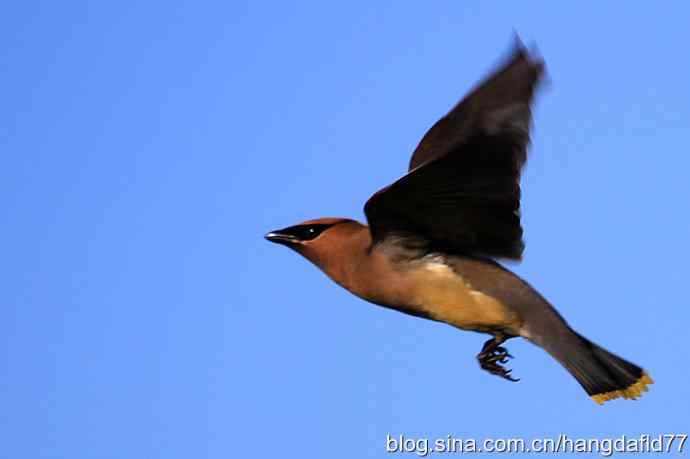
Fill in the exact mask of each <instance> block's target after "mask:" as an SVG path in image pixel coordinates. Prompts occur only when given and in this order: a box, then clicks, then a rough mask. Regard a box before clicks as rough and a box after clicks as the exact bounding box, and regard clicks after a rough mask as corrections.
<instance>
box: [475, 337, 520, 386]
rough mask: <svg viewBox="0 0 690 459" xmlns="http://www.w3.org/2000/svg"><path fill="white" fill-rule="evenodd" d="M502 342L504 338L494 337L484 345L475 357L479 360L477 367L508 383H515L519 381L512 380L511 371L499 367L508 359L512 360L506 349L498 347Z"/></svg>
mask: <svg viewBox="0 0 690 459" xmlns="http://www.w3.org/2000/svg"><path fill="white" fill-rule="evenodd" d="M504 340H505V338H503V337H495V338H493V339H490V340H489V341H487V342H486V343H484V346H483V347H482V351H481V352H480V353H479V355H478V356H477V360H479V365H480V366H481V368H482V369H483V370H486V371H488V372H489V373H491V374H494V375H496V376H500V377H501V378H504V379H507V380H508V381H512V382H517V381H519V379H517V378H513V377H512V376H511V374H510V372H511V371H512V370H511V369H506V368H503V367H502V366H501V365H500V364H504V363H507V362H508V359H512V358H513V356H512V355H510V353H509V352H508V350H507V349H506V348H504V347H502V346H499V344H501V343H502V342H503V341H504Z"/></svg>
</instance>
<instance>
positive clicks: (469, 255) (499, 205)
mask: <svg viewBox="0 0 690 459" xmlns="http://www.w3.org/2000/svg"><path fill="white" fill-rule="evenodd" d="M544 74H545V63H544V60H543V58H542V57H541V56H539V55H537V53H535V52H534V51H533V50H528V49H527V48H526V47H525V46H524V45H523V44H522V42H520V40H519V38H516V43H515V44H514V46H513V47H512V48H511V50H510V51H509V53H508V54H507V56H506V57H505V58H504V59H503V60H502V61H500V63H499V65H497V66H496V67H495V68H494V70H493V71H492V72H490V73H489V75H488V76H487V77H485V78H484V79H483V80H482V81H480V83H479V84H477V85H476V86H475V87H474V88H473V89H472V90H471V91H470V92H469V93H468V94H467V95H466V96H465V97H464V98H462V99H461V100H460V102H459V103H457V105H455V106H454V107H453V108H452V109H451V110H450V112H448V113H447V114H446V115H445V116H444V117H442V118H441V119H439V120H438V121H437V122H436V123H435V124H434V125H433V126H432V127H431V128H430V129H429V130H428V131H427V132H426V134H425V135H424V136H423V138H422V139H421V141H420V142H419V144H418V145H417V147H416V149H415V150H414V152H413V153H412V157H411V159H410V163H409V168H408V172H407V173H406V174H405V175H403V176H402V177H401V178H400V179H398V180H397V181H395V182H393V183H392V184H390V185H388V186H386V187H384V188H382V189H381V190H379V191H378V192H376V193H375V194H374V195H372V196H371V197H370V198H369V200H368V201H367V202H366V204H365V205H364V213H365V215H366V220H367V223H368V225H365V224H363V223H360V222H358V221H356V220H354V219H350V218H333V217H328V218H318V219H314V220H308V221H304V222H302V223H299V224H296V225H292V226H289V227H286V228H283V229H280V230H275V231H271V232H269V233H267V234H266V235H265V238H266V239H267V240H268V241H270V242H273V243H277V244H281V245H284V246H287V247H288V248H290V249H292V250H294V251H295V252H297V253H298V254H300V255H301V256H303V257H304V258H306V259H307V260H309V261H310V262H312V263H313V264H314V265H316V267H318V268H319V269H321V270H322V271H323V272H324V273H325V274H326V275H327V276H328V277H330V278H331V279H332V280H333V281H334V282H335V283H337V284H338V285H340V286H342V287H343V288H345V289H346V290H348V291H349V292H351V293H352V294H354V295H356V296H357V297H360V298H361V299H363V300H366V301H368V302H370V303H373V304H376V305H379V306H383V307H386V308H390V309H394V310H397V311H400V312H402V313H406V314H409V315H412V316H417V317H420V318H424V319H430V320H433V321H437V322H443V323H446V324H448V325H451V326H453V327H455V328H457V329H460V330H465V331H474V332H479V333H484V334H487V335H489V336H490V337H491V338H490V339H489V340H488V341H486V342H485V343H484V345H483V347H482V349H481V351H480V352H479V354H478V355H477V360H478V363H479V366H480V367H481V368H482V369H483V370H485V371H487V372H489V373H491V374H493V375H497V376H499V377H502V378H504V379H506V380H509V381H513V382H516V381H519V379H517V378H515V377H514V376H513V375H512V374H511V371H512V370H510V369H507V368H506V367H505V364H506V363H507V362H508V359H512V358H513V356H512V355H511V354H510V353H509V352H508V350H507V349H506V347H505V346H504V345H503V344H504V343H505V342H506V341H507V340H508V339H511V338H516V337H522V338H524V339H526V340H527V341H529V342H531V343H533V344H535V345H537V346H539V347H541V348H542V349H543V350H545V351H546V352H547V353H548V354H549V355H550V356H551V357H553V358H554V359H555V360H557V361H558V362H559V363H560V364H561V365H562V366H563V367H565V369H566V370H567V371H568V372H569V373H570V374H571V375H572V376H573V377H574V378H575V379H576V380H577V382H578V383H579V384H580V385H581V386H582V388H583V389H584V390H585V391H586V392H587V394H588V395H589V396H590V397H591V398H592V399H593V400H594V401H595V402H596V403H597V404H602V403H604V402H606V401H608V400H612V399H615V398H624V399H637V398H638V397H640V396H641V395H642V393H643V392H646V391H648V385H649V384H652V383H653V382H654V381H653V380H652V378H651V377H650V375H649V373H648V372H647V371H646V370H644V369H642V368H641V367H639V366H637V365H635V364H634V363H631V362H629V361H627V360H625V359H623V358H621V357H618V356H617V355H615V354H613V353H611V352H609V351H607V350H605V349H604V348H602V347H600V346H599V345H597V344H594V343H593V342H591V341H590V340H588V339H587V338H585V337H584V336H582V335H580V334H579V333H578V332H576V331H575V330H573V329H572V328H571V327H570V325H568V323H567V322H566V320H565V319H564V318H563V316H561V314H559V312H558V311H557V310H556V309H555V308H554V307H553V306H552V305H551V304H550V303H549V302H548V301H547V300H546V299H545V298H544V297H543V296H542V295H541V294H540V293H539V292H538V291H537V290H536V289H535V288H533V287H532V286H531V285H530V284H529V283H527V282H526V281H525V280H523V279H521V278H520V277H518V276H517V275H516V274H515V273H513V272H512V271H510V270H509V269H507V268H506V267H505V266H504V265H503V264H501V261H503V260H508V261H511V260H512V261H520V260H521V259H522V254H523V250H524V247H525V245H524V242H523V229H522V226H521V219H520V194H521V190H520V174H521V171H522V168H523V166H524V164H525V162H526V159H527V150H528V147H529V146H530V129H531V125H532V105H533V100H534V97H535V94H536V92H537V90H538V88H539V86H540V83H541V82H542V81H543V79H544V78H543V77H544Z"/></svg>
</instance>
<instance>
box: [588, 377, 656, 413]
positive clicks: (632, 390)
mask: <svg viewBox="0 0 690 459" xmlns="http://www.w3.org/2000/svg"><path fill="white" fill-rule="evenodd" d="M648 384H654V380H653V379H652V378H651V376H649V375H648V374H647V372H646V371H643V372H642V376H640V379H638V380H637V381H635V382H634V383H633V384H631V385H630V386H628V387H626V388H625V389H619V390H612V391H611V392H604V393H602V394H594V395H592V400H594V401H595V402H597V404H599V405H601V404H602V403H604V402H607V401H609V400H613V399H614V398H620V397H622V398H624V399H626V400H635V399H637V398H638V397H641V396H642V393H643V392H647V391H648V390H649V388H648V387H647V385H648Z"/></svg>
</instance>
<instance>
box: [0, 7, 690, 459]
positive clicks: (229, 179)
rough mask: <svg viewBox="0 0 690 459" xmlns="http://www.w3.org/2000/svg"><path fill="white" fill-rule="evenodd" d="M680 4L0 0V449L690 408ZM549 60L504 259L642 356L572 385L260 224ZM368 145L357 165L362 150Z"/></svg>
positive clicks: (348, 433) (335, 211)
mask: <svg viewBox="0 0 690 459" xmlns="http://www.w3.org/2000/svg"><path fill="white" fill-rule="evenodd" d="M688 14H690V11H689V10H688V7H687V5H685V4H684V3H682V2H663V3H658V4H655V5H654V6H653V7H652V6H650V4H649V3H647V2H607V3H602V2H578V3H577V4H572V5H566V4H560V3H555V2H520V5H519V6H517V4H515V3H514V2H513V3H508V2H505V3H502V4H501V5H500V6H499V5H497V4H495V3H489V2H483V3H480V2H457V1H438V2H436V1H434V2H393V1H381V2H364V1H361V2H360V1H352V2H342V3H332V2H316V1H314V2H307V1H299V2H264V3H262V2H191V1H176V0H172V1H167V2H155V1H153V2H110V3H105V2H100V3H96V2H70V1H66V2H37V1H29V2H21V3H20V2H14V3H13V4H8V5H6V6H5V8H4V11H3V14H2V17H1V18H0V26H1V27H0V43H1V44H0V57H1V59H0V66H1V67H2V70H1V71H0V82H1V83H2V85H1V86H0V91H1V92H2V97H1V100H2V106H1V108H0V151H2V153H3V155H2V158H3V167H2V168H0V206H1V207H2V209H3V212H2V213H0V234H1V235H2V237H1V238H0V253H2V262H1V263H0V277H1V278H2V279H3V282H2V285H3V287H2V288H1V289H0V305H2V320H0V372H2V374H1V375H0V376H1V378H0V406H2V407H3V416H2V417H0V419H1V421H0V423H1V424H0V451H1V452H2V454H1V455H2V456H3V457H8V458H10V457H11V458H18V457H26V458H32V459H39V458H70V459H74V458H122V457H128V458H139V457H141V458H144V457H147V458H148V457H161V458H166V459H167V458H190V457H209V458H232V457H283V458H302V457H328V458H351V457H358V458H370V457H371V458H376V457H384V456H386V457H389V455H386V453H385V437H386V434H387V433H391V434H394V435H399V434H405V435H408V436H416V437H420V436H424V437H430V438H434V437H439V436H446V435H449V434H451V435H454V436H456V437H463V438H478V439H482V438H485V437H506V436H511V437H519V436H522V437H525V438H528V439H529V438H534V437H543V436H554V435H557V434H559V433H564V434H567V435H569V436H570V437H590V436H595V437H607V436H616V435H621V434H627V435H631V436H632V435H639V434H642V433H648V434H652V435H656V434H659V433H672V432H683V431H685V432H686V433H687V431H688V426H690V422H688V420H689V419H688V418H689V417H690V414H689V413H690V387H689V385H688V381H689V380H690V365H688V362H689V360H690V359H689V358H688V354H687V352H688V351H687V348H686V339H685V338H686V337H687V334H688V331H687V330H688V329H687V327H688V319H689V318H690V312H688V311H689V310H688V304H687V295H686V291H685V290H686V287H687V286H686V282H687V277H688V274H689V272H688V271H689V270H688V255H689V253H688V252H689V248H688V236H689V235H690V213H688V210H689V204H688V202H689V201H688V196H689V195H690V183H689V181H688V169H689V168H690V159H689V157H688V154H687V149H688V146H687V138H688V135H687V133H688V125H689V124H688V123H689V120H690V85H689V84H688V82H690V61H689V60H688V59H687V49H686V48H687V46H686V44H687V43H688V42H690V30H689V29H688V28H687V17H688ZM514 31H515V32H517V33H519V34H520V35H521V37H522V38H523V40H524V41H525V42H527V43H534V44H536V45H537V46H538V49H539V50H540V52H541V54H542V55H543V56H544V58H545V60H546V63H547V67H548V73H549V84H548V85H547V87H546V88H545V90H544V91H542V92H541V94H540V96H539V98H538V103H537V107H536V111H535V127H534V131H533V132H534V135H533V148H532V150H531V156H530V160H529V163H528V166H527V168H526V170H525V173H524V177H523V191H524V197H523V215H524V217H523V225H524V228H525V233H526V242H527V249H526V252H525V259H524V262H523V263H522V264H519V265H514V264H513V265H510V267H511V268H512V269H514V270H515V271H516V272H517V273H518V274H519V275H521V276H522V277H524V278H525V279H527V280H528V281H529V282H530V283H532V284H533V285H534V286H536V287H537V288H538V289H539V290H540V291H541V292H542V293H543V294H544V295H545V296H546V297H547V298H548V299H549V300H550V301H551V302H552V303H553V304H554V305H555V306H556V307H557V308H558V309H559V310H560V311H561V313H562V314H563V315H564V316H565V317H566V318H567V319H568V320H569V322H570V323H571V325H572V326H573V327H574V328H576V329H577V330H578V331H580V332H581V333H582V334H584V335H586V336H587V337H589V338H590V339H592V340H593V341H595V342H597V343H599V344H601V345H602V346H604V347H606V348H607V349H610V350H612V351H614V352H615V353H617V354H620V355H621V356H623V357H625V358H628V359H630V360H632V361H633V362H636V363H638V364H640V365H642V366H644V367H645V368H647V369H648V371H649V372H650V374H651V375H652V376H653V377H654V379H655V380H656V381H657V383H656V384H655V385H654V386H652V390H651V392H649V393H648V394H646V395H645V397H644V398H642V399H641V400H640V401H638V402H621V401H618V402H613V403H609V404H606V405H605V406H603V407H600V406H597V405H595V404H594V403H593V402H591V401H590V400H589V399H588V398H587V397H586V394H585V393H584V392H583V391H582V390H581V388H580V387H579V386H578V385H577V383H576V382H575V381H574V379H572V378H571V377H570V376H569V375H568V374H567V373H566V372H565V371H564V370H563V369H562V368H561V367H560V366H559V365H558V364H557V363H556V362H555V361H553V360H552V359H551V358H550V357H549V356H547V355H546V353H544V352H543V351H542V350H540V349H538V348H536V347H534V346H532V345H530V344H528V343H526V342H522V341H518V340H513V341H511V342H510V343H509V346H508V347H509V349H510V351H511V353H512V354H513V355H515V357H516V358H515V360H513V361H512V362H511V367H512V368H513V369H514V373H515V375H517V376H518V377H520V378H521V379H522V380H521V381H520V382H519V383H518V384H510V383H508V382H506V381H503V380H501V379H499V378H496V377H492V376H490V375H489V374H487V373H485V372H482V371H480V370H479V368H478V366H477V364H476V361H475V355H476V353H477V352H478V351H479V348H480V346H481V344H482V343H483V341H484V340H485V337H484V336H481V335H478V334H472V333H466V332H460V331H457V330H454V329H452V328H451V327H448V326H445V325H442V324H438V323H433V322H429V321H424V320H420V319H417V318H413V317H409V316H405V315H402V314H399V313H396V312H394V311H389V310H385V309H382V308H378V307H376V306H373V305H370V304H367V303H365V302H363V301H361V300H359V299H357V298H355V297H353V296H351V295H349V294H348V293H347V292H345V291H343V290H342V289H340V288H339V287H337V286H335V285H334V284H332V283H331V282H330V281H328V280H327V279H326V278H325V276H324V275H323V274H321V273H320V272H318V271H317V270H316V269H315V268H314V267H312V266H311V265H310V264H309V263H307V262H306V261H305V260H303V259H300V258H299V257H298V256H296V255H295V254H293V253H291V252H290V251H288V250H286V249H284V248H283V247H278V246H275V245H272V244H269V243H267V242H266V241H264V240H263V238H262V236H263V234H264V233H265V232H266V231H268V230H271V229H275V228H280V227H283V226H286V225H289V224H291V223H295V222H297V221H301V220H304V219H307V218H313V217H319V216H349V217H354V218H358V219H360V220H361V219H363V213H362V210H361V209H362V206H363V203H364V202H365V201H366V199H367V198H368V197H369V196H370V195H371V194H372V193H373V192H375V191H376V190H378V189H379V188H381V187H382V186H384V185H386V184H388V183H390V182H391V181H393V180H395V179H396V178H397V177H398V176H400V175H401V174H402V173H403V172H404V170H405V167H406V165H407V162H408V159H409V155H410V153H411V151H412V150H413V149H414V147H415V146H416V143H417V142H418V140H419V139H420V137H421V136H422V135H423V134H424V132H425V131H426V129H427V128H428V127H429V126H430V125H431V124H432V123H433V122H434V121H435V120H436V119H437V118H438V117H440V116H441V115H443V114H444V113H445V112H446V111H447V110H448V109H449V108H450V107H451V106H452V105H453V104H454V103H455V102H456V101H457V100H458V99H459V98H460V97H461V96H462V95H463V94H464V93H465V92H466V91H467V90H468V89H469V88H470V87H471V86H472V85H473V84H474V83H476V82H477V81H478V79H480V78H481V77H482V76H483V75H485V74H486V72H487V71H489V70H490V69H491V68H492V66H493V65H494V64H495V63H496V62H498V61H499V59H500V57H501V56H503V55H505V53H506V51H507V50H508V49H509V47H510V44H511V40H512V35H513V32H514ZM364 165H365V166H366V167H363V166H364Z"/></svg>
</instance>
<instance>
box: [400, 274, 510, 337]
mask: <svg viewBox="0 0 690 459" xmlns="http://www.w3.org/2000/svg"><path fill="white" fill-rule="evenodd" d="M406 277H407V286H408V288H409V290H410V297H411V298H412V301H413V303H414V304H415V305H417V306H418V307H419V308H421V309H422V310H424V311H425V312H426V313H427V314H428V315H429V316H430V317H431V318H432V319H434V320H438V321H441V322H446V323H448V324H450V325H453V326H456V327H458V328H462V329H466V330H476V331H490V330H495V329H503V330H506V331H509V332H510V331H513V330H514V331H517V330H518V329H519V328H520V319H519V317H518V315H517V314H516V313H515V312H514V311H511V310H510V309H509V308H507V307H506V306H505V305H504V304H502V303H501V302H500V301H499V300H497V299H496V298H494V297H492V296H490V295H487V294H486V293H483V292H481V291H479V290H477V289H475V288H474V287H473V286H472V285H471V284H470V283H469V282H467V280H466V279H464V278H463V277H462V276H461V275H459V274H457V273H456V272H455V271H454V270H453V269H452V268H451V267H450V266H448V265H446V264H445V263H443V262H442V261H438V260H430V261H428V262H423V263H420V264H419V266H416V267H415V268H414V269H410V270H409V271H408V272H407V274H406Z"/></svg>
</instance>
